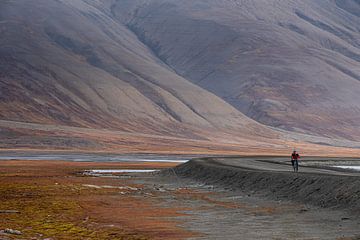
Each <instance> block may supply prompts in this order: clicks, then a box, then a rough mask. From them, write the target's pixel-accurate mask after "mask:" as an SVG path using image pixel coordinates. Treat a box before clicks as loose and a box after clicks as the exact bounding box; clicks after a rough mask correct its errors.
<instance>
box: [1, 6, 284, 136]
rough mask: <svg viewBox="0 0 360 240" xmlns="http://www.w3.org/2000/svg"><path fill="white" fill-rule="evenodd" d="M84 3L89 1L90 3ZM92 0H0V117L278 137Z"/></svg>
mask: <svg viewBox="0 0 360 240" xmlns="http://www.w3.org/2000/svg"><path fill="white" fill-rule="evenodd" d="M88 2H89V3H92V4H89V3H88ZM94 3H97V1H83V0H76V1H71V2H69V1H55V0H34V1H27V0H23V1H3V2H1V3H0V5H1V6H0V29H1V35H2V38H1V39H0V46H1V48H0V56H1V57H0V61H1V65H0V72H1V76H0V89H1V94H0V95H1V97H0V98H1V99H0V109H1V112H0V119H2V120H12V121H23V122H34V123H44V124H60V125H68V126H79V127H89V128H107V129H114V130H121V131H128V132H138V133H156V134H163V135H170V136H185V137H190V138H204V136H206V135H207V134H204V132H208V133H210V132H217V131H218V132H220V133H221V132H223V131H224V130H226V131H229V132H231V131H232V132H234V130H235V131H236V132H238V135H245V136H256V135H258V136H262V137H268V138H277V135H278V134H277V133H275V132H274V131H272V130H270V129H268V128H266V127H265V126H263V125H261V124H258V123H257V122H255V121H253V120H251V119H249V118H247V117H246V116H244V115H243V114H242V113H240V112H239V111H238V110H236V109H235V108H233V107H232V106H231V105H229V104H228V103H226V102H225V101H224V100H222V99H221V98H219V97H217V96H215V95H214V94H211V93H209V92H208V91H206V90H204V89H202V88H200V87H198V86H196V85H194V84H192V83H190V82H189V81H187V80H186V79H184V78H182V77H181V76H179V75H178V74H176V72H174V71H173V70H172V69H170V68H169V67H168V66H167V65H166V64H164V63H163V62H162V61H161V60H159V59H158V58H157V56H155V55H154V54H153V52H152V51H151V50H150V49H148V48H147V46H145V45H144V44H143V43H141V42H140V41H139V40H138V39H137V37H136V36H135V35H134V34H133V33H132V32H131V31H129V30H128V28H127V27H126V26H125V25H123V24H122V23H120V22H119V21H116V19H114V18H113V16H112V15H111V14H110V15H109V13H108V11H109V10H110V8H103V7H101V6H95V5H94Z"/></svg>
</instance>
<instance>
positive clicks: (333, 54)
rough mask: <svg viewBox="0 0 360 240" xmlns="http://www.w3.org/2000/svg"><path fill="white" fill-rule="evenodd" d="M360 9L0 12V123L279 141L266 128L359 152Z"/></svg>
mask: <svg viewBox="0 0 360 240" xmlns="http://www.w3.org/2000/svg"><path fill="white" fill-rule="evenodd" d="M359 6H360V5H359V1H355V0H353V1H323V0H321V1H320V0H319V1H310V0H309V1H280V0H278V1H275V0H270V1H265V0H251V1H250V0H249V1H245V0H244V1H240V0H239V1H236V0H232V1H231V0H222V1H217V0H197V1H188V0H71V1H69V0H16V1H14V0H4V1H1V2H0V36H1V37H0V120H9V121H16V122H33V123H42V124H53V125H67V126H76V127H85V128H98V129H102V128H106V129H113V130H120V131H125V132H134V133H148V134H160V135H166V136H177V137H187V138H193V139H204V138H207V137H209V136H211V135H212V134H213V136H219V135H217V134H222V133H224V134H227V136H228V137H229V136H231V135H233V136H238V137H243V138H247V139H249V138H254V139H260V138H261V139H279V138H280V137H279V136H280V135H282V134H280V133H278V132H277V131H275V130H272V129H270V128H268V127H266V126H264V125H262V124H266V125H270V126H275V127H280V128H284V129H287V130H296V131H301V132H307V133H314V134H320V135H324V136H334V137H345V138H348V139H357V140H359V139H360V138H359V136H360V128H359V126H360V122H359V121H358V120H360V107H359V103H360V95H359V93H360V49H359V46H360V33H359V31H360V30H359V29H360V27H359V26H360V18H359V15H360V14H359V11H358V10H359V9H360V7H359ZM246 115H247V116H246ZM249 117H250V118H249ZM251 118H252V119H251ZM257 121H258V122H260V124H259V123H258V122H257ZM259 137H260V138H259ZM230 139H231V137H230ZM220 140H221V139H219V141H220ZM264 141H267V140H264Z"/></svg>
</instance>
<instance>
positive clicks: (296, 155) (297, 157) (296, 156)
mask: <svg viewBox="0 0 360 240" xmlns="http://www.w3.org/2000/svg"><path fill="white" fill-rule="evenodd" d="M299 158H300V155H299V154H298V153H293V154H291V160H298V159H299Z"/></svg>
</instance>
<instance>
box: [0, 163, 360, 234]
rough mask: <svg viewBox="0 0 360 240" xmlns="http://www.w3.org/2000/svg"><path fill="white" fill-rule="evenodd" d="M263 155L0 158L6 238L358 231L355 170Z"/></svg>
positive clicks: (0, 214)
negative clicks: (180, 159)
mask: <svg viewBox="0 0 360 240" xmlns="http://www.w3.org/2000/svg"><path fill="white" fill-rule="evenodd" d="M262 160H264V159H262V158H242V159H241V158H215V159H212V160H210V159H207V160H206V159H198V160H193V161H191V162H188V163H186V164H183V165H180V166H177V167H175V165H176V164H175V163H144V162H137V163H134V162H128V163H124V162H122V163H121V162H117V163H106V162H67V161H54V160H52V161H46V160H44V161H30V160H25V161H20V160H17V161H14V160H7V161H0V239H2V240H11V239H33V240H37V239H39V240H44V239H54V240H55V239H59V240H61V239H64V240H65V239H129V240H130V239H142V240H144V239H302V240H304V239H329V240H330V239H331V240H345V239H350V240H356V239H359V237H360V231H359V228H358V226H359V224H360V219H359V215H358V213H359V211H360V208H359V207H360V205H359V202H358V201H357V199H356V191H358V190H359V185H358V177H356V176H358V175H359V173H351V172H341V171H339V170H338V171H337V172H336V171H335V170H331V171H332V172H333V173H332V175H330V174H329V172H330V170H326V169H319V168H316V167H314V166H313V167H301V168H300V172H304V173H299V174H294V173H291V172H290V166H289V165H288V164H284V163H282V161H283V160H284V159H283V158H278V157H273V158H267V161H269V160H272V161H274V162H273V163H271V162H267V163H266V164H265V165H264V164H257V165H256V164H255V165H254V163H256V162H258V161H262ZM314 160H315V159H312V160H311V158H310V159H307V160H306V161H305V162H307V163H306V164H310V165H311V164H313V163H311V161H314ZM333 160H335V159H333ZM316 161H326V158H323V159H321V158H317V159H316ZM338 161H339V159H338ZM343 161H359V160H358V159H356V160H355V159H347V160H346V159H343ZM263 163H264V162H263ZM279 164H280V165H279ZM277 166H280V169H279V172H269V171H270V170H271V168H272V167H276V168H278V167H277ZM169 167H175V168H173V169H172V170H171V169H169V170H164V171H162V172H161V173H160V174H158V173H152V174H138V173H136V174H135V173H126V174H113V175H101V174H100V175H84V171H86V170H91V169H163V168H169ZM313 173H315V174H313ZM336 175H341V176H336ZM289 181H292V182H293V183H294V184H293V185H289V184H288V182H289ZM264 182H266V184H264ZM309 182H311V184H309ZM300 186H302V188H303V190H302V191H299V187H300ZM320 186H322V187H321V189H320V188H319V187H320ZM318 188H319V189H320V190H319V189H318ZM345 190H346V191H345ZM303 193H306V194H303ZM309 193H311V194H309ZM333 194H336V195H335V196H336V198H335V199H334V197H333ZM321 195H323V196H325V198H322V197H320V196H321ZM290 200H291V201H290ZM4 229H12V230H17V231H21V235H16V234H9V233H4V232H3V231H2V230H4Z"/></svg>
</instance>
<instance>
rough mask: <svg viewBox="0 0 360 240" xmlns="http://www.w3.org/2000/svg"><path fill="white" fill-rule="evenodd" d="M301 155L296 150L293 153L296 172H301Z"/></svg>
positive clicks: (293, 164)
mask: <svg viewBox="0 0 360 240" xmlns="http://www.w3.org/2000/svg"><path fill="white" fill-rule="evenodd" d="M299 158H300V155H299V154H298V153H297V152H296V150H294V151H293V153H292V154H291V164H292V166H293V168H294V172H297V171H299V162H298V160H299Z"/></svg>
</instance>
